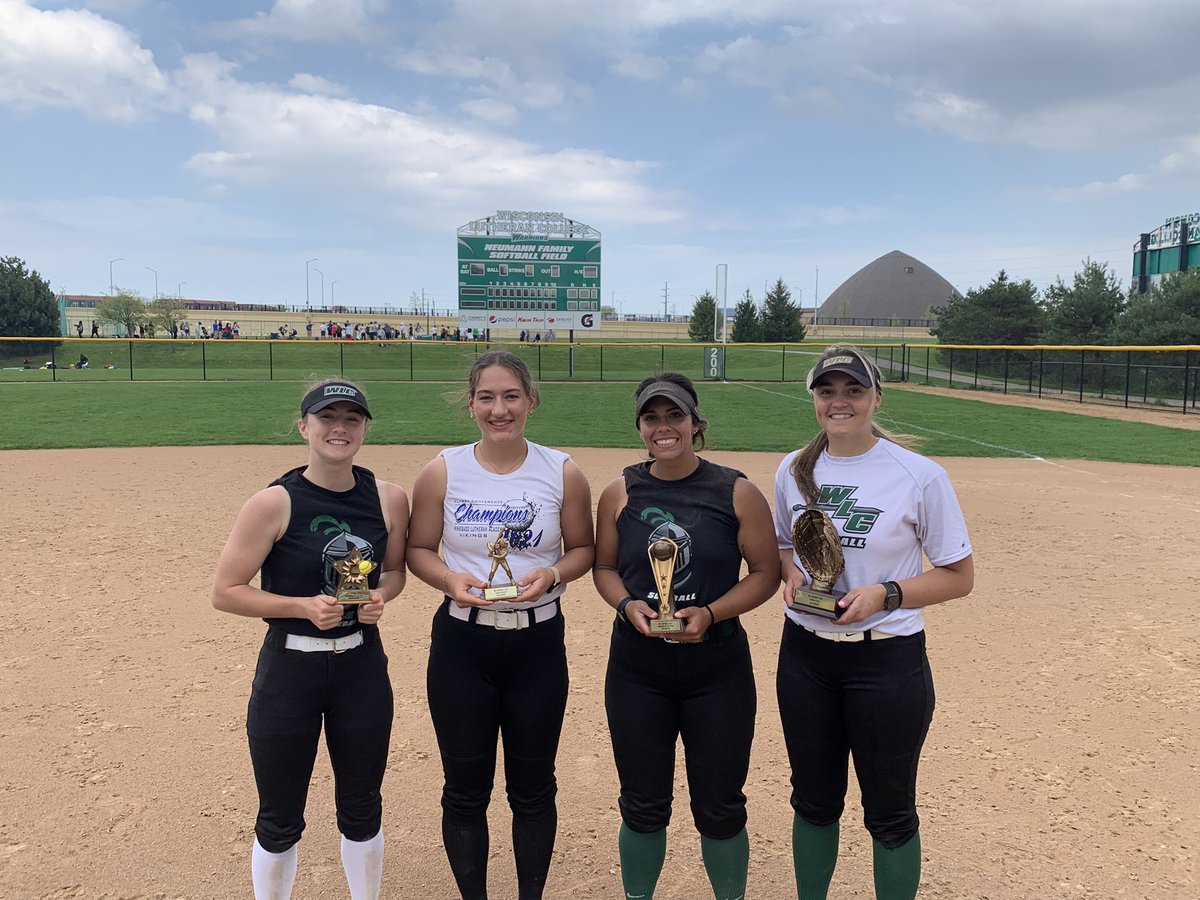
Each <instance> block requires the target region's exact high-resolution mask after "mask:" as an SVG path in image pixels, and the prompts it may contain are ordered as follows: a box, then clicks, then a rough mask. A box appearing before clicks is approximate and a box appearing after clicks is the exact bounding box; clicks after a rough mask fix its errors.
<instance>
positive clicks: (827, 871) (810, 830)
mask: <svg viewBox="0 0 1200 900" xmlns="http://www.w3.org/2000/svg"><path fill="white" fill-rule="evenodd" d="M840 837H841V824H840V823H838V822H834V823H833V824H832V825H814V824H812V823H811V822H806V821H805V820H804V819H802V818H800V817H799V816H794V817H793V819H792V863H793V864H794V865H795V867H796V895H797V896H798V897H799V898H800V900H825V898H826V897H827V896H828V895H829V882H831V881H832V880H833V870H834V867H835V866H837V858H838V840H839V838H840Z"/></svg>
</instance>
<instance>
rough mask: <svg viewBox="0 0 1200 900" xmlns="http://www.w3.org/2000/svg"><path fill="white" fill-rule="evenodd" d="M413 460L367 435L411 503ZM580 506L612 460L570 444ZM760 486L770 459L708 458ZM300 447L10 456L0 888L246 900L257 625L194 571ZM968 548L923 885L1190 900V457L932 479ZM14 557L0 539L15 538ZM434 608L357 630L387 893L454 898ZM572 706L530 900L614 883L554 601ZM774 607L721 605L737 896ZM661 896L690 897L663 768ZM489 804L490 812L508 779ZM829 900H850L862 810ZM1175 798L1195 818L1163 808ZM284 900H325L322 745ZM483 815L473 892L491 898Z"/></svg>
mask: <svg viewBox="0 0 1200 900" xmlns="http://www.w3.org/2000/svg"><path fill="white" fill-rule="evenodd" d="M434 452H435V450H434V448H429V447H383V448H371V447H368V448H366V449H365V450H364V451H363V453H362V454H361V456H360V461H361V462H363V464H365V465H367V466H369V467H370V468H373V469H375V470H376V471H377V472H378V473H380V475H381V476H383V477H386V478H388V479H390V480H394V481H396V482H398V483H400V484H402V485H405V486H406V487H407V486H410V485H411V484H412V482H413V478H414V476H415V474H416V472H417V470H418V468H419V467H420V466H421V465H422V464H423V463H424V462H425V461H426V460H427V459H429V458H430V457H431V456H432V455H433V453H434ZM574 455H575V458H576V459H577V460H578V462H579V463H580V465H581V466H582V468H583V470H584V471H585V472H587V473H588V474H589V477H590V478H591V481H592V489H593V493H594V495H598V493H599V490H600V488H601V487H602V486H603V484H604V483H605V482H607V481H608V480H609V479H610V478H611V477H613V476H614V475H616V474H617V473H618V471H619V470H620V468H621V466H622V465H624V464H626V463H628V462H631V461H633V460H634V459H635V458H636V455H635V453H634V452H633V451H614V450H606V451H599V450H582V451H577V452H576V453H575V454H574ZM710 456H711V458H713V459H714V460H716V461H719V462H725V463H728V464H732V465H736V466H737V467H739V468H741V469H742V470H743V471H745V472H746V473H747V474H748V475H749V476H750V477H751V478H752V479H753V480H754V481H755V482H756V483H757V484H759V485H760V486H761V487H762V488H763V489H764V491H765V492H766V493H767V494H768V496H769V495H770V483H771V479H772V477H773V474H774V469H775V466H776V465H777V463H778V460H779V457H778V456H777V455H759V454H733V453H726V454H721V453H714V454H711V455H710ZM302 458H303V456H302V449H301V448H300V447H291V448H287V447H238V448H198V449H190V448H181V449H135V450H78V451H40V452H23V451H10V452H6V453H2V454H0V494H2V496H3V497H4V501H5V502H4V508H5V509H6V510H7V512H6V516H5V518H6V520H7V521H8V523H9V526H8V527H9V529H10V532H11V533H10V536H9V538H8V540H7V544H8V549H7V552H5V553H4V554H2V555H0V576H2V577H0V583H2V584H3V585H4V587H5V594H6V597H7V601H8V603H7V608H8V610H9V622H10V629H9V635H8V637H7V638H6V639H5V641H4V652H3V654H2V655H0V759H3V764H2V766H0V896H3V897H5V898H20V900H26V898H128V900H133V898H231V897H249V896H250V890H249V887H248V882H249V868H248V866H249V862H248V859H249V847H250V841H251V837H252V832H251V826H252V821H253V816H254V809H255V794H254V785H253V780H252V778H251V774H250V768H249V758H248V754H247V751H246V746H245V733H244V715H245V705H246V699H247V696H248V693H249V689H250V680H251V675H252V671H253V666H254V660H255V654H256V650H257V646H258V643H259V641H260V639H261V634H262V630H263V626H262V625H261V623H259V622H256V621H253V620H248V619H239V618H235V617H233V616H227V615H222V614H219V613H217V612H215V611H214V610H213V609H212V608H211V606H210V605H209V602H208V590H209V585H210V579H211V576H212V570H213V566H214V563H215V560H216V556H217V553H218V551H219V549H220V546H221V544H222V542H223V540H224V538H225V535H226V534H227V532H228V529H229V526H230V525H231V523H232V521H233V517H234V515H235V513H236V511H237V509H238V508H239V506H240V505H241V503H242V502H243V501H244V500H245V499H246V497H248V496H249V495H250V493H251V492H252V491H253V490H255V489H257V488H258V487H260V486H262V485H264V484H266V483H267V482H268V481H269V480H270V479H271V478H272V477H274V476H275V475H276V474H278V473H279V472H281V471H283V470H285V469H286V468H288V467H290V466H292V465H296V464H298V463H299V462H300V461H302ZM944 462H945V464H946V465H947V467H948V468H949V469H950V472H951V474H952V476H953V478H954V481H955V484H956V487H957V489H958V492H959V496H960V497H961V499H962V502H963V506H964V508H965V510H966V514H967V520H968V523H969V524H970V527H971V532H972V538H973V541H974V545H975V558H976V566H977V570H978V579H977V583H976V590H975V592H974V594H973V595H972V596H971V597H970V598H967V599H965V600H959V601H955V602H953V603H950V604H947V605H945V606H943V607H940V608H937V609H934V610H932V611H931V612H930V613H929V616H928V619H929V648H930V655H931V657H932V660H933V666H934V673H935V679H936V682H937V689H938V695H939V696H938V710H937V713H936V715H935V719H934V724H933V728H932V730H931V732H930V737H929V740H928V742H927V744H926V747H925V753H924V762H923V767H922V778H921V783H920V802H921V809H922V816H923V828H922V837H923V842H924V851H925V857H926V863H925V874H924V888H923V892H922V896H923V897H927V898H945V900H949V898H955V900H962V898H971V900H1001V898H1019V900H1023V898H1097V900H1099V898H1155V900H1158V898H1161V900H1168V898H1169V900H1180V898H1188V897H1196V896H1200V881H1198V880H1197V851H1198V847H1200V825H1198V824H1197V823H1198V816H1197V812H1196V810H1198V809H1200V777H1198V776H1200V771H1198V770H1200V715H1198V712H1200V702H1198V700H1197V696H1198V692H1200V624H1198V623H1197V617H1196V614H1195V609H1196V600H1195V595H1196V586H1197V583H1200V556H1198V554H1197V551H1196V546H1195V532H1196V525H1197V522H1198V521H1200V470H1197V469H1177V468H1176V469H1168V468H1156V467H1148V466H1146V467H1141V466H1120V465H1113V464H1102V463H1079V462H1064V463H1058V462H1042V461H1033V460H959V459H952V460H946V461H944ZM14 551H15V552H14ZM434 603H435V597H434V592H433V591H431V590H429V589H428V588H426V587H424V586H423V585H421V584H419V583H416V584H410V587H409V588H408V589H407V590H406V591H405V593H404V594H403V595H402V596H401V598H400V599H399V600H398V601H397V602H396V603H394V604H392V605H391V606H389V608H388V612H387V615H385V617H384V619H383V623H382V627H383V629H384V639H385V641H386V646H387V650H388V653H389V655H390V658H391V674H392V679H393V682H394V686H395V691H396V725H395V732H394V735H393V739H392V747H391V758H390V766H389V771H388V775H387V779H386V781H385V783H384V796H385V814H384V829H385V835H386V840H387V845H388V850H387V861H386V864H385V873H384V894H385V896H387V897H391V898H417V897H421V898H451V897H453V896H455V893H454V891H453V887H452V880H451V877H450V873H449V870H448V868H447V865H446V863H445V860H444V857H443V855H442V852H441V848H440V841H439V837H438V816H439V811H438V793H439V788H440V781H441V773H440V766H439V763H438V757H437V748H436V745H435V743H434V738H433V731H432V727H431V725H430V722H429V716H428V711H427V709H426V705H425V690H424V664H425V658H426V653H427V649H428V640H429V621H430V617H431V615H432V611H433V606H434ZM567 616H568V618H567V641H568V652H569V656H570V663H571V698H570V704H569V708H568V711H567V719H566V728H565V732H564V735H563V745H562V750H561V752H560V754H559V781H560V795H559V797H560V821H561V826H560V832H559V839H558V846H557V850H556V857H555V864H554V868H553V869H552V871H551V883H550V889H549V891H548V896H550V897H571V898H573V900H590V898H611V897H617V896H620V887H619V884H620V882H619V875H618V872H617V859H616V830H617V824H618V818H617V811H616V779H615V774H614V770H613V764H612V757H611V753H610V751H609V746H608V740H607V733H606V729H605V724H604V714H603V706H602V680H603V675H604V666H605V660H606V657H607V636H608V631H609V628H610V623H611V620H612V613H611V611H610V610H608V608H607V607H606V606H605V605H604V604H603V602H602V601H600V600H599V599H598V598H597V596H596V594H595V592H594V591H593V589H592V587H591V584H590V582H588V581H586V580H585V581H584V582H582V583H580V584H577V585H575V586H573V587H572V589H571V590H570V592H569V593H568V603H567ZM781 620H782V615H781V612H780V608H779V601H778V600H775V601H772V602H771V603H769V604H768V605H767V606H766V607H764V608H762V609H759V610H757V611H756V612H755V613H753V614H751V615H749V616H747V617H746V618H745V624H746V627H747V630H748V631H749V632H750V634H751V637H752V643H753V648H754V654H755V664H756V671H757V675H758V680H759V717H758V732H757V738H756V742H755V746H754V756H753V760H752V764H751V774H750V782H749V785H748V787H747V793H748V795H749V798H750V826H749V827H750V834H751V846H752V862H751V880H750V890H749V894H748V896H749V897H754V898H787V897H794V896H795V893H794V887H793V886H792V876H791V861H790V849H789V835H790V817H791V813H790V808H789V807H788V802H787V797H788V786H787V771H786V763H785V761H784V760H785V755H784V749H783V741H782V737H781V735H780V731H779V727H778V718H777V708H776V703H775V688H774V680H775V657H776V651H777V646H778V641H779V634H780V630H781V628H782V627H783V625H782V621H781ZM676 793H677V800H678V802H677V803H676V824H675V825H674V826H672V829H671V836H670V845H669V846H670V851H669V853H670V855H669V857H668V861H667V866H666V869H665V871H664V873H663V877H662V881H661V882H660V891H659V893H658V896H659V897H660V898H703V897H706V896H711V894H710V892H709V891H708V889H707V886H706V883H705V881H704V878H703V874H702V868H701V865H700V861H699V851H698V840H697V837H696V835H695V832H694V830H693V829H692V826H691V823H690V819H689V816H688V811H687V804H686V801H685V799H684V798H685V797H686V794H685V793H684V790H683V785H682V781H680V784H679V785H678V787H677V792H676ZM497 798H498V801H499V805H500V806H501V807H502V806H503V791H502V788H501V787H500V786H499V785H498V788H497ZM847 810H848V811H847V815H846V818H845V820H844V822H843V838H842V848H843V849H842V859H841V863H840V865H839V868H838V872H837V874H836V876H835V886H834V890H833V893H832V895H831V896H833V897H836V898H869V897H871V896H872V892H871V888H870V872H869V857H870V842H869V840H868V838H867V836H866V833H865V832H864V831H863V830H862V827H861V815H860V813H859V810H858V808H857V798H856V797H851V798H850V801H849V804H848V808H847ZM1188 810H1191V812H1188ZM308 821H309V827H308V831H307V833H306V835H305V839H304V840H303V842H302V843H301V844H300V874H299V878H298V880H297V886H296V893H295V896H296V897H297V898H317V897H344V896H345V895H346V892H345V882H344V880H343V877H342V874H341V866H340V862H339V860H338V841H337V835H336V832H335V829H334V825H333V812H332V784H331V776H330V773H329V767H328V762H327V760H326V759H325V754H324V750H322V753H321V759H319V760H318V763H317V775H316V777H315V779H314V783H313V788H312V791H311V794H310V799H309V809H308ZM507 822H508V819H507V815H506V814H505V810H503V809H500V810H498V811H497V813H496V814H495V815H493V829H492V868H491V872H492V875H491V883H492V896H493V897H496V898H502V900H504V898H511V897H513V896H514V895H515V887H514V881H515V879H514V874H513V865H512V857H511V852H510V850H511V846H510V839H509V833H508V826H507Z"/></svg>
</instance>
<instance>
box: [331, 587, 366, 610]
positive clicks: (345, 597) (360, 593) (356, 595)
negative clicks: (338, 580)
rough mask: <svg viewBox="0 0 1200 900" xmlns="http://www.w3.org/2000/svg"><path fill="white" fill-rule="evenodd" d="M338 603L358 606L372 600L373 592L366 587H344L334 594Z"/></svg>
mask: <svg viewBox="0 0 1200 900" xmlns="http://www.w3.org/2000/svg"><path fill="white" fill-rule="evenodd" d="M333 596H334V599H336V600H337V602H338V603H342V604H345V605H346V606H358V605H359V604H362V603H370V602H371V592H370V591H369V590H367V589H366V588H342V589H341V590H340V591H338V592H337V593H336V594H334V595H333Z"/></svg>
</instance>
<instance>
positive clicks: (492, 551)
mask: <svg viewBox="0 0 1200 900" xmlns="http://www.w3.org/2000/svg"><path fill="white" fill-rule="evenodd" d="M510 546H511V545H510V544H509V541H508V526H507V525H501V526H500V533H499V534H498V535H496V539H495V540H494V541H488V542H487V548H488V556H490V557H491V558H492V571H490V572H489V573H488V577H487V587H485V588H484V589H483V599H484V600H516V599H517V597H519V596H520V595H521V589H520V588H519V587H517V585H516V579H514V578H513V573H512V569H510V568H509V567H508V560H507V559H506V558H505V557H507V556H508V551H509V548H510ZM498 568H503V569H504V572H505V574H506V575H508V584H502V585H500V586H499V587H492V579H493V578H495V577H496V570H497V569H498Z"/></svg>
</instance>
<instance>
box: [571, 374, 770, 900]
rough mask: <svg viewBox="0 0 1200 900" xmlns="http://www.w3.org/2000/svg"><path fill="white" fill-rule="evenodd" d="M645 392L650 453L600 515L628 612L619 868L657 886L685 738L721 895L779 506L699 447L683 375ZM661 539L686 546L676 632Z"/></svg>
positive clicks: (737, 829)
mask: <svg viewBox="0 0 1200 900" xmlns="http://www.w3.org/2000/svg"><path fill="white" fill-rule="evenodd" d="M635 397H636V406H635V410H636V412H635V422H636V424H637V428H638V433H639V435H640V436H641V439H642V442H643V444H645V447H646V451H647V452H648V453H649V455H650V459H649V460H648V461H647V462H643V463H639V464H638V465H635V466H630V467H629V468H627V469H626V470H625V472H624V474H623V475H622V476H621V477H620V478H617V479H616V480H614V481H613V482H612V483H611V484H609V485H608V487H606V488H605V489H604V493H603V494H602V495H601V497H600V504H599V509H598V510H597V514H596V566H595V582H596V588H597V589H598V590H599V592H600V595H601V596H602V597H603V598H604V599H605V600H606V601H607V602H608V604H609V605H610V606H612V607H613V608H614V609H615V610H616V611H617V618H616V622H615V623H614V625H613V633H612V641H611V645H610V650H609V662H608V674H607V677H606V680H605V688H604V703H605V709H606V710H607V713H608V726H609V731H610V732H611V735H612V742H613V755H614V757H615V758H616V763H617V774H618V776H619V778H620V782H621V796H620V809H621V819H622V822H621V830H620V835H619V838H618V847H619V851H620V857H621V879H622V882H623V885H624V888H625V896H626V897H627V898H634V897H639V898H649V897H651V896H653V894H654V888H655V885H656V884H657V883H658V877H659V874H660V873H661V871H662V866H663V860H664V858H665V856H666V847H667V832H666V829H667V824H668V822H669V821H670V817H671V799H672V798H671V791H672V784H673V777H674V771H675V745H676V740H677V738H679V737H680V736H681V735H682V737H683V743H684V747H685V765H686V766H687V776H688V789H689V792H690V795H691V809H692V818H693V820H694V822H695V824H696V829H697V830H698V831H699V832H700V847H701V853H702V856H703V859H704V866H705V869H706V871H707V873H708V877H709V881H710V882H711V884H712V888H713V893H714V894H715V896H716V897H717V900H737V898H741V897H744V896H745V892H746V872H747V867H748V865H749V857H750V845H749V839H748V837H747V835H746V795H745V794H744V793H742V787H743V786H744V785H745V783H746V775H747V772H748V770H749V765H750V743H751V741H752V739H753V737H754V714H755V705H756V693H755V687H754V671H753V669H752V667H751V661H750V647H749V643H748V641H747V638H746V632H745V631H744V630H743V629H742V627H741V625H740V624H739V621H738V618H737V617H738V616H739V615H740V614H741V613H744V612H748V611H749V610H751V609H754V608H755V607H756V606H759V605H760V604H762V603H763V602H764V601H766V600H767V599H768V598H769V597H770V596H771V594H773V593H774V592H775V589H776V588H777V587H778V585H779V559H778V556H777V554H776V553H775V550H774V546H773V544H772V541H773V540H774V535H773V530H774V529H773V526H772V522H771V511H770V509H769V507H768V506H767V501H766V499H765V498H764V497H763V495H762V493H761V492H760V491H759V490H758V488H756V487H755V486H754V485H753V484H751V483H750V482H749V481H748V480H747V479H746V477H745V476H744V475H742V473H741V472H738V471H735V470H733V469H729V468H726V467H725V466H718V465H715V464H713V463H710V462H708V461H707V460H704V459H701V458H700V457H699V456H698V455H697V454H696V449H697V448H701V449H703V447H704V432H705V430H706V429H707V427H708V422H707V421H705V420H704V419H703V418H702V417H701V415H700V411H699V409H698V408H697V397H696V390H695V388H694V387H693V386H692V383H691V381H690V380H689V379H688V378H687V377H686V376H684V375H679V374H676V373H673V372H666V373H663V374H661V375H655V376H652V377H650V378H647V379H645V380H644V381H643V382H642V383H641V384H640V385H638V389H637V391H636V392H635ZM662 538H667V539H669V540H671V541H673V542H674V543H675V545H676V548H677V555H676V559H675V565H674V583H673V585H672V591H671V593H672V594H673V595H674V600H675V604H676V607H677V612H676V613H675V617H676V618H677V619H679V620H680V621H682V622H683V623H684V629H683V630H682V631H680V632H676V633H666V634H658V633H655V632H653V631H651V627H650V623H651V622H652V621H653V620H654V619H657V618H658V616H659V613H658V608H659V598H658V594H657V592H656V588H655V580H654V577H653V575H652V571H651V568H650V562H649V558H648V555H647V551H648V548H649V547H650V545H651V544H653V543H655V542H656V541H658V540H659V539H662ZM743 561H745V563H746V567H747V570H748V572H747V574H746V576H745V577H744V578H739V576H740V570H741V566H742V562H743Z"/></svg>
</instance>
